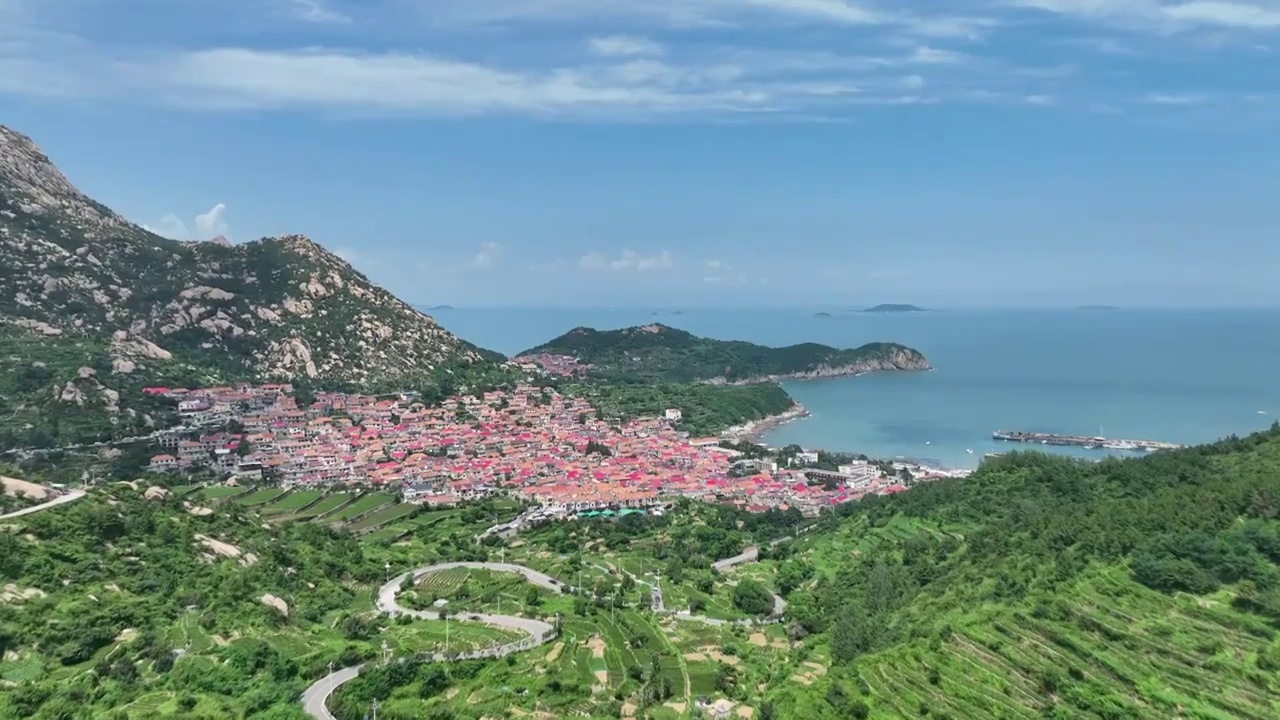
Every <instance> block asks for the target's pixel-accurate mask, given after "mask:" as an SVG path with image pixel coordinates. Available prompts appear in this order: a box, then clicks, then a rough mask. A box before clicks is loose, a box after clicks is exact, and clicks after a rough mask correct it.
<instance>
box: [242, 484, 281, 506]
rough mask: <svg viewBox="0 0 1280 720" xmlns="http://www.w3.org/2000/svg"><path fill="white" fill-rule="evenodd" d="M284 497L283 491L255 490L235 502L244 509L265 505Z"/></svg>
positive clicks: (275, 489) (270, 489) (271, 489)
mask: <svg viewBox="0 0 1280 720" xmlns="http://www.w3.org/2000/svg"><path fill="white" fill-rule="evenodd" d="M283 495H284V491H283V490H280V489H279V488H263V489H262V490H255V491H254V492H251V493H249V494H247V495H241V496H239V497H237V498H236V502H237V503H239V504H241V505H244V506H246V507H252V506H254V505H265V504H267V503H269V502H271V501H272V500H275V499H277V498H279V497H281V496H283Z"/></svg>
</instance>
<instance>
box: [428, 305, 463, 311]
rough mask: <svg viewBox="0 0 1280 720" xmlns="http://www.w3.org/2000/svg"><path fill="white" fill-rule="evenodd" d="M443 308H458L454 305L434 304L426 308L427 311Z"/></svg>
mask: <svg viewBox="0 0 1280 720" xmlns="http://www.w3.org/2000/svg"><path fill="white" fill-rule="evenodd" d="M441 310H457V308H455V307H454V306H452V305H433V306H432V307H429V308H426V311H427V312H438V311H441Z"/></svg>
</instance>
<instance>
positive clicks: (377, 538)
mask: <svg viewBox="0 0 1280 720" xmlns="http://www.w3.org/2000/svg"><path fill="white" fill-rule="evenodd" d="M412 531H413V528H412V527H411V526H408V525H391V526H388V527H383V528H379V529H377V530H375V531H373V532H371V533H369V534H367V535H365V536H364V538H363V539H364V540H365V541H367V542H382V541H384V540H395V539H396V538H399V537H400V536H402V535H404V534H405V533H409V532H412Z"/></svg>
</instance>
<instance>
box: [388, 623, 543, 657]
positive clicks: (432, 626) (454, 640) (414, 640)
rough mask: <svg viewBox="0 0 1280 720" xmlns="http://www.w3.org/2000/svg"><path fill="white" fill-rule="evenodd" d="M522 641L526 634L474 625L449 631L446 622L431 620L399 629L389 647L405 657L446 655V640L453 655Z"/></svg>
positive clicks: (461, 625)
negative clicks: (409, 655) (405, 654)
mask: <svg viewBox="0 0 1280 720" xmlns="http://www.w3.org/2000/svg"><path fill="white" fill-rule="evenodd" d="M446 633H447V636H448V637H447V638H446ZM522 637H524V635H523V634H522V633H518V632H512V631H509V630H503V629H501V628H494V627H489V626H488V625H481V624H480V623H474V622H456V621H450V622H449V623H448V629H447V631H446V628H445V623H444V622H441V621H428V620H423V621H417V622H414V623H413V624H412V625H404V626H396V627H394V628H392V629H391V630H388V631H387V633H386V640H387V646H388V647H389V648H390V649H391V650H392V652H395V653H401V654H403V653H421V652H443V651H445V642H446V639H447V641H448V649H449V651H453V652H457V651H463V650H476V649H479V648H483V647H489V646H491V645H501V644H503V643H508V642H514V641H516V640H519V639H521V638H522Z"/></svg>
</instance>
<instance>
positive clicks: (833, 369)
mask: <svg viewBox="0 0 1280 720" xmlns="http://www.w3.org/2000/svg"><path fill="white" fill-rule="evenodd" d="M932 369H933V366H931V365H930V364H929V361H928V360H927V359H925V356H924V355H922V354H921V353H920V352H918V351H916V350H912V349H910V348H901V349H895V350H892V351H891V352H889V353H888V354H886V356H884V357H878V358H873V359H870V360H862V361H859V362H855V363H850V364H848V365H835V366H832V365H819V366H818V367H816V368H814V369H813V370H808V371H804V372H794V373H787V374H784V375H761V376H758V377H751V378H744V379H737V380H733V381H732V382H731V381H729V380H726V379H725V378H722V377H721V378H713V379H711V380H708V381H707V383H708V384H711V385H758V384H760V383H770V382H778V381H780V380H822V379H825V378H839V377H854V376H857V375H866V374H867V373H873V372H899V371H915V372H922V371H925V370H932Z"/></svg>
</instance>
